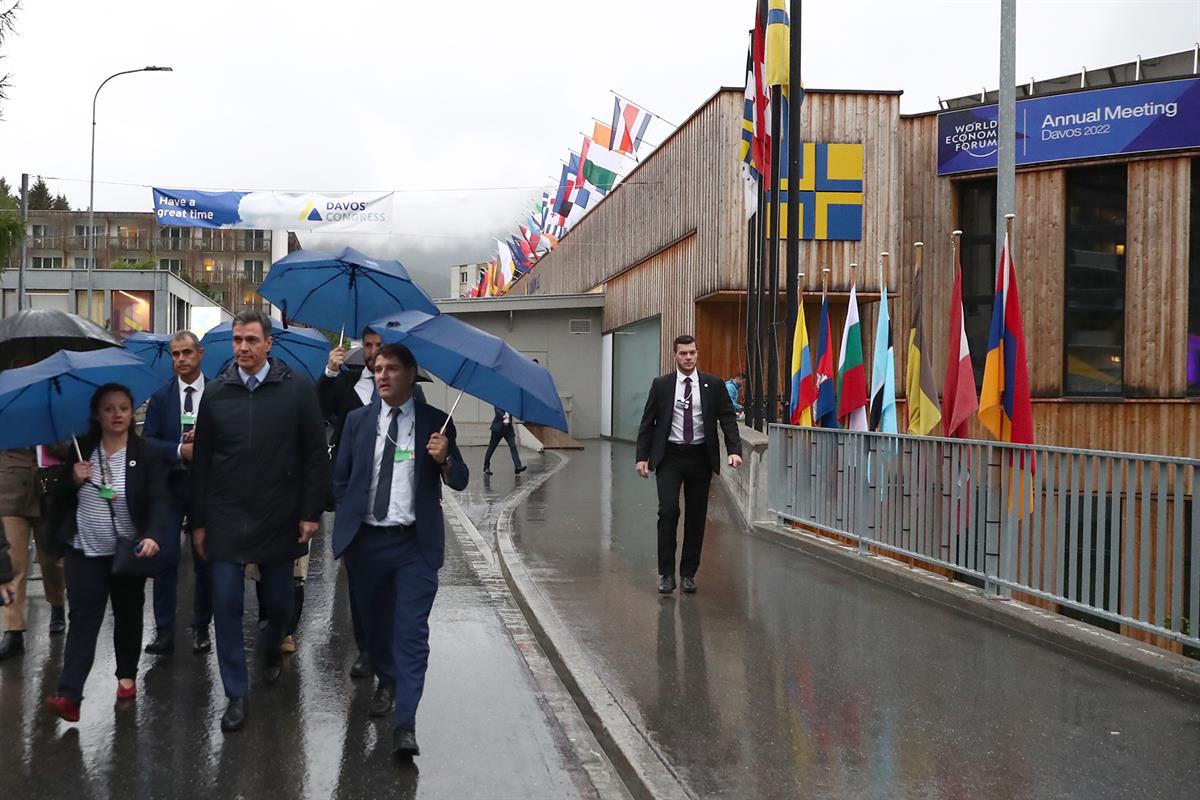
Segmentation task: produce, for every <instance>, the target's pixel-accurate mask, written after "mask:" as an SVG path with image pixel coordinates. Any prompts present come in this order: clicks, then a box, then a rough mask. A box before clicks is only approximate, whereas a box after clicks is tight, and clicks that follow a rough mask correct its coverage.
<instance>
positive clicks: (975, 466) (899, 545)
mask: <svg viewBox="0 0 1200 800" xmlns="http://www.w3.org/2000/svg"><path fill="white" fill-rule="evenodd" d="M768 452H769V454H770V455H769V458H770V462H769V473H770V478H769V483H770V485H769V497H768V506H769V509H770V511H771V512H772V513H773V514H776V515H778V516H779V517H781V518H783V519H786V520H790V521H792V522H797V523H800V524H801V525H803V526H804V527H808V528H811V529H814V530H816V531H819V532H825V533H830V534H835V535H837V536H841V537H845V538H848V539H850V540H853V541H854V542H857V544H858V547H859V550H860V551H862V552H867V551H868V550H869V549H870V548H876V549H878V550H882V551H884V552H886V553H887V554H889V555H892V556H898V557H907V558H910V559H913V560H915V561H918V562H921V563H923V564H925V565H929V566H935V567H941V568H943V569H945V570H949V571H950V572H951V573H952V574H953V575H954V577H957V578H959V579H966V580H971V579H972V578H973V579H975V581H976V582H982V584H983V586H984V589H985V591H986V592H987V593H989V594H993V595H1000V596H1004V597H1010V596H1011V595H1012V592H1014V591H1015V592H1019V593H1023V594H1025V595H1028V596H1031V597H1034V598H1040V599H1041V600H1044V601H1049V602H1052V603H1057V604H1059V605H1061V606H1062V607H1063V609H1065V610H1067V613H1070V612H1075V614H1076V616H1078V615H1079V614H1080V613H1082V614H1084V615H1092V616H1094V617H1097V618H1099V619H1100V620H1103V621H1106V622H1108V623H1110V624H1112V625H1115V626H1128V627H1130V628H1135V629H1137V630H1140V631H1145V632H1148V633H1153V634H1157V635H1159V636H1163V637H1166V638H1168V639H1173V640H1175V641H1178V642H1182V643H1184V644H1186V645H1190V646H1192V647H1200V503H1197V502H1194V500H1195V499H1198V498H1196V497H1195V492H1196V490H1197V489H1198V488H1200V483H1197V480H1198V478H1200V460H1197V459H1185V458H1168V457H1164V456H1148V455H1138V454H1131V453H1111V452H1105V451H1097V450H1073V449H1068V448H1059V447H1036V446H1035V447H1026V446H1021V445H1009V444H1002V443H998V442H983V441H975V440H964V439H940V438H934V437H927V436H906V435H889V434H881V433H855V432H850V431H841V430H829V429H822V428H806V427H795V426H789V425H772V426H771V428H770V447H769V450H768ZM966 576H970V577H966Z"/></svg>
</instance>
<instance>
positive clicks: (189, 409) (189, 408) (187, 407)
mask: <svg viewBox="0 0 1200 800" xmlns="http://www.w3.org/2000/svg"><path fill="white" fill-rule="evenodd" d="M195 393H196V387H194V386H186V387H184V389H183V413H185V414H192V413H193V412H194V410H195V406H193V405H192V395H194V394H195ZM193 427H194V426H193V425H191V424H190V423H189V424H187V425H184V426H183V432H184V433H187V432H188V431H190V430H191V429H192V428H193Z"/></svg>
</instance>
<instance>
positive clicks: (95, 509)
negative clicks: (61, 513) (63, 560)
mask: <svg viewBox="0 0 1200 800" xmlns="http://www.w3.org/2000/svg"><path fill="white" fill-rule="evenodd" d="M103 450H104V448H103V446H102V445H97V446H96V449H95V450H94V451H92V458H91V465H92V477H91V480H89V481H88V482H87V483H85V484H83V485H82V486H80V487H79V507H78V508H77V509H76V511H75V523H76V524H77V525H78V527H79V533H78V534H76V536H75V542H74V545H75V548H76V549H77V550H81V551H83V554H84V555H85V556H88V557H90V558H99V557H104V556H111V555H113V554H114V553H116V552H117V536H118V535H119V536H121V537H123V538H125V539H136V538H137V529H136V528H135V527H134V525H133V519H132V518H131V517H130V516H129V506H128V505H127V504H126V502H125V461H126V452H125V448H121V449H120V450H118V451H117V452H115V453H113V454H112V456H110V457H103ZM105 479H107V480H105ZM103 483H107V484H108V485H109V486H111V487H112V488H113V489H114V490H115V491H116V497H115V498H113V501H112V511H111V513H110V511H109V505H108V501H107V500H105V499H104V498H103V497H101V496H100V487H101V485H102V484H103Z"/></svg>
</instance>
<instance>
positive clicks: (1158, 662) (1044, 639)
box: [747, 523, 1200, 701]
mask: <svg viewBox="0 0 1200 800" xmlns="http://www.w3.org/2000/svg"><path fill="white" fill-rule="evenodd" d="M747 530H748V532H749V534H750V535H751V536H755V537H758V538H761V539H766V540H768V541H773V542H775V543H777V544H780V545H782V546H784V547H789V548H791V549H793V550H799V551H800V552H802V553H804V554H806V555H808V556H810V557H812V558H816V559H819V560H821V561H825V562H826V563H829V564H832V565H834V566H837V567H840V568H842V569H845V570H848V571H850V572H854V573H857V574H859V575H862V576H864V577H867V578H870V579H872V580H876V581H879V582H880V583H884V584H887V585H889V586H891V587H893V588H897V589H901V590H903V591H907V592H910V593H912V594H914V595H916V596H918V597H920V598H922V599H924V600H929V601H932V602H935V603H938V604H940V605H943V606H945V607H947V608H950V609H951V610H953V611H956V612H958V613H961V614H967V615H969V616H972V617H975V618H977V619H983V620H986V621H988V622H991V623H994V624H997V625H1001V626H1003V627H1005V628H1008V629H1009V630H1011V631H1013V632H1015V633H1018V634H1020V635H1022V636H1026V637H1028V638H1031V639H1035V640H1037V641H1038V642H1041V643H1043V644H1047V645H1050V646H1052V647H1055V648H1057V649H1059V650H1062V651H1065V652H1067V653H1070V654H1072V655H1076V656H1082V657H1084V658H1087V659H1089V660H1091V661H1094V662H1096V663H1098V664H1101V665H1102V666H1105V667H1107V668H1109V669H1113V670H1116V671H1118V672H1121V673H1122V674H1125V675H1130V676H1133V677H1135V678H1138V679H1140V680H1143V681H1145V682H1148V683H1151V684H1154V685H1156V686H1158V687H1159V688H1164V689H1168V690H1171V691H1173V692H1176V693H1177V694H1180V695H1182V696H1183V697H1185V698H1187V699H1189V700H1193V701H1200V662H1197V661H1195V660H1193V659H1190V658H1187V657H1185V656H1182V655H1178V654H1176V653H1170V652H1167V651H1166V650H1162V649H1159V648H1156V647H1153V646H1152V645H1149V644H1146V643H1145V642H1139V641H1137V640H1135V639H1130V638H1128V637H1125V636H1121V635H1119V634H1115V633H1112V632H1110V631H1106V630H1103V629H1101V628H1097V627H1095V626H1093V625H1088V624H1087V623H1084V622H1078V621H1076V620H1073V619H1070V618H1068V617H1064V616H1062V615H1059V614H1054V613H1051V612H1049V611H1044V610H1042V609H1040V608H1036V607H1034V606H1028V605H1025V604H1023V603H1019V602H1015V601H1011V600H1001V599H998V598H992V597H987V596H985V595H984V594H983V592H982V591H980V590H979V589H977V588H975V587H973V586H970V585H968V584H965V583H959V582H956V581H949V580H946V579H945V578H942V577H940V576H937V575H934V574H932V573H930V572H926V571H925V570H922V569H920V568H917V567H909V566H906V565H904V564H901V563H899V562H897V561H894V560H892V559H889V558H886V557H883V556H877V555H872V554H865V555H864V554H862V553H859V551H858V548H857V547H849V546H846V545H842V544H839V543H837V542H833V541H831V540H828V539H824V538H821V537H819V536H816V535H814V534H811V533H808V532H806V531H803V530H799V529H796V528H790V527H785V526H783V525H777V524H768V523H755V524H753V525H750V526H748V528H747Z"/></svg>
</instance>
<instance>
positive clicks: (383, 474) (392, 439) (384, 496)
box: [371, 408, 400, 522]
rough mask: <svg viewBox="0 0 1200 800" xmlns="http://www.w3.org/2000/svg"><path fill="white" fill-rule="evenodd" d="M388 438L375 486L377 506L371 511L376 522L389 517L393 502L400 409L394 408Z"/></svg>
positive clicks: (385, 440) (385, 442)
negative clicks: (389, 507) (393, 477)
mask: <svg viewBox="0 0 1200 800" xmlns="http://www.w3.org/2000/svg"><path fill="white" fill-rule="evenodd" d="M391 413H392V421H391V423H390V424H389V425H388V432H387V438H386V439H384V440H383V460H382V461H380V462H379V484H378V485H377V486H376V487H375V507H374V508H373V509H371V513H372V514H373V515H374V516H375V521H376V522H383V521H384V520H385V519H387V515H388V506H390V505H391V504H392V470H393V469H394V468H395V466H396V438H397V437H398V436H399V435H400V409H398V408H393V409H392V412H391Z"/></svg>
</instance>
